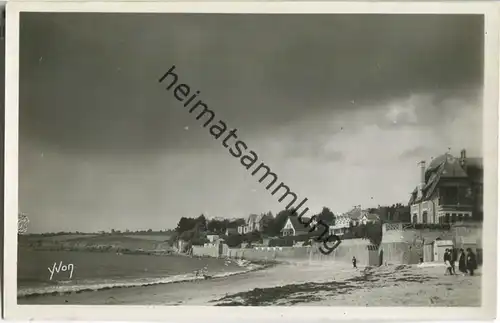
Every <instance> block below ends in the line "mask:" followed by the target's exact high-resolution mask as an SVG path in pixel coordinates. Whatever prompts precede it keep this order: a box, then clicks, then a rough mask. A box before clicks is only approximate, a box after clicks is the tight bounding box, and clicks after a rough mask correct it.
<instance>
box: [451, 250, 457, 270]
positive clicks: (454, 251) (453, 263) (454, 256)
mask: <svg viewBox="0 0 500 323" xmlns="http://www.w3.org/2000/svg"><path fill="white" fill-rule="evenodd" d="M456 261H457V250H456V249H455V248H452V249H450V265H451V272H452V273H453V275H456V274H457V272H456V270H455V262H456Z"/></svg>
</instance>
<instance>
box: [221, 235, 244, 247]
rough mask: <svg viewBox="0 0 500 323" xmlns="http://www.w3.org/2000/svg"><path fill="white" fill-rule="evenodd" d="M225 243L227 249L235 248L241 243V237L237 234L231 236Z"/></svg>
mask: <svg viewBox="0 0 500 323" xmlns="http://www.w3.org/2000/svg"><path fill="white" fill-rule="evenodd" d="M225 242H226V244H227V246H228V247H229V248H236V247H239V246H240V245H241V243H242V242H243V237H242V236H241V235H239V234H232V235H229V236H227V237H226V238H225Z"/></svg>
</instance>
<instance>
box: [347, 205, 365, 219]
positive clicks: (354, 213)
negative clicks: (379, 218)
mask: <svg viewBox="0 0 500 323" xmlns="http://www.w3.org/2000/svg"><path fill="white" fill-rule="evenodd" d="M362 215H363V211H362V210H361V208H358V207H355V208H354V209H352V210H350V211H348V212H347V213H346V214H345V216H347V217H349V218H350V219H351V220H358V219H359V218H361V216H362Z"/></svg>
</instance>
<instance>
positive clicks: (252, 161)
mask: <svg viewBox="0 0 500 323" xmlns="http://www.w3.org/2000/svg"><path fill="white" fill-rule="evenodd" d="M158 82H159V83H163V84H165V85H166V90H168V91H172V93H173V96H174V97H175V98H176V99H177V100H178V101H180V102H181V103H183V106H184V107H185V108H186V109H188V110H189V113H195V112H196V113H198V115H197V116H196V120H200V119H202V118H203V119H202V121H201V122H203V127H204V128H207V127H208V131H209V132H210V134H211V135H212V136H213V137H214V139H216V140H222V145H223V146H224V147H225V148H228V150H229V153H230V154H231V155H232V156H233V157H235V158H238V159H239V160H240V163H241V164H242V165H243V167H245V168H246V169H247V170H249V171H251V174H252V175H257V174H259V173H260V175H261V177H260V179H259V183H262V182H264V180H266V179H267V185H266V189H267V190H268V191H270V193H271V194H272V195H273V196H274V195H277V196H278V197H279V198H278V201H279V202H283V201H285V199H286V201H287V202H288V204H287V206H286V209H287V210H290V209H291V210H293V212H292V214H293V216H298V219H299V221H300V222H301V223H302V224H303V225H304V226H305V227H306V228H309V232H313V231H315V230H318V228H319V227H320V226H321V227H323V232H322V233H321V234H320V235H319V236H318V237H317V238H316V240H317V241H320V242H323V246H320V248H319V250H320V251H321V252H322V253H323V254H329V253H331V252H332V251H333V250H334V249H335V248H336V247H337V246H338V245H339V244H340V239H339V238H338V237H337V236H336V235H330V234H328V233H329V227H328V225H327V224H326V223H324V222H323V221H322V220H321V219H319V218H317V216H315V215H314V216H313V217H312V218H310V219H309V220H308V221H303V220H304V218H303V217H304V215H305V214H306V213H307V211H309V208H308V207H306V208H304V209H303V210H302V212H301V213H300V214H299V215H297V214H298V211H299V209H300V208H301V207H302V206H304V204H305V203H306V202H307V198H304V199H303V200H302V201H301V202H300V203H298V205H296V206H293V205H294V204H295V203H296V202H297V200H298V196H297V194H296V193H294V192H293V191H291V190H290V188H289V187H288V186H287V185H286V184H285V183H283V182H280V181H278V175H276V173H274V172H272V171H271V168H270V167H269V166H268V165H266V164H265V163H263V162H259V156H258V155H257V153H256V152H255V151H253V150H251V149H249V147H248V145H247V144H246V143H245V142H244V141H243V140H241V139H240V138H239V137H238V134H237V132H238V129H236V128H233V129H230V128H229V127H228V126H227V124H226V123H225V122H224V121H222V120H217V119H216V117H215V112H214V111H213V110H211V109H209V107H208V105H207V104H206V103H205V102H203V101H202V100H200V99H199V95H200V91H192V90H191V88H190V86H189V85H187V84H185V83H181V82H180V81H179V76H178V75H177V74H176V72H175V65H173V66H172V67H171V68H170V69H169V70H168V71H167V72H166V73H165V74H164V75H163V76H162V77H161V78H160V79H159V80H158ZM228 129H230V130H228ZM221 138H223V139H221ZM257 164H258V165H257ZM256 165H257V166H256ZM254 166H256V167H254ZM275 184H277V185H275ZM330 242H332V243H333V245H332V246H330V245H328V243H330Z"/></svg>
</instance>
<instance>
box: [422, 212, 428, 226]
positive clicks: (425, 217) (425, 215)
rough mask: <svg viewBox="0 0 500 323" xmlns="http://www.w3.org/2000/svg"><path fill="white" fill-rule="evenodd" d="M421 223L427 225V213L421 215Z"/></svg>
mask: <svg viewBox="0 0 500 323" xmlns="http://www.w3.org/2000/svg"><path fill="white" fill-rule="evenodd" d="M422 223H427V211H424V213H423V214H422Z"/></svg>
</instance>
